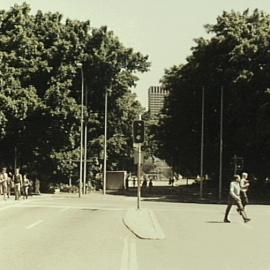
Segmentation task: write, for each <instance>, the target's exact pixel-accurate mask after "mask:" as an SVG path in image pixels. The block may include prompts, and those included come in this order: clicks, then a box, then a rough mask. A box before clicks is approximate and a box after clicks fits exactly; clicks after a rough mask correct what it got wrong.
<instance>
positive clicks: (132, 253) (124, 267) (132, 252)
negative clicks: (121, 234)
mask: <svg viewBox="0 0 270 270" xmlns="http://www.w3.org/2000/svg"><path fill="white" fill-rule="evenodd" d="M120 270H138V263H137V251H136V241H135V240H134V239H132V240H131V239H130V238H129V237H128V236H127V237H125V238H124V247H123V251H122V258H121V268H120Z"/></svg>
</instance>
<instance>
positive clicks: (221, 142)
mask: <svg viewBox="0 0 270 270" xmlns="http://www.w3.org/2000/svg"><path fill="white" fill-rule="evenodd" d="M222 163H223V86H221V88H220V136H219V191H218V198H219V200H221V198H222Z"/></svg>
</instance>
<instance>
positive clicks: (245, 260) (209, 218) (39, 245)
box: [0, 193, 270, 270]
mask: <svg viewBox="0 0 270 270" xmlns="http://www.w3.org/2000/svg"><path fill="white" fill-rule="evenodd" d="M135 207H136V198H130V197H124V196H113V195H106V196H103V195H102V194H97V193H93V194H89V195H86V196H84V197H83V198H81V199H79V198H77V196H74V195H46V196H45V195H42V196H36V197H33V198H30V199H29V200H21V201H14V200H13V199H12V200H11V199H10V200H8V201H2V200H1V201H0V245H1V252H0V265H1V269H7V270H8V269H11V270H26V269H27V270H56V269H57V270H62V269H63V270H71V269H75V270H84V269H85V270H89V269H90V270H91V269H93V270H110V269H112V270H146V269H150V270H164V269H168V270H181V269H185V270H197V269H202V270H204V269H205V270H249V269H252V270H268V269H269V267H270V256H269V250H270V248H269V245H270V234H269V228H270V206H260V205H250V206H248V214H249V216H250V217H251V218H252V221H251V222H250V223H243V221H242V220H241V218H240V216H239V215H238V213H237V212H236V210H235V209H234V208H233V209H232V212H231V215H230V219H231V221H232V223H230V224H225V223H223V222H222V220H223V215H224V210H225V205H206V204H182V203H168V202H162V201H160V200H158V199H157V200H156V201H152V202H149V201H147V202H146V201H142V204H141V207H142V208H150V209H152V210H153V212H154V213H155V215H156V217H157V219H158V221H159V223H160V226H161V227H162V229H163V232H164V233H165V236H166V238H165V239H164V240H142V239H138V238H136V237H135V236H134V235H133V234H132V233H131V232H130V231H129V230H128V229H127V228H126V227H125V226H124V225H123V222H122V218H123V216H124V215H125V213H126V210H127V209H130V208H135Z"/></svg>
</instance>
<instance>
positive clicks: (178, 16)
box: [0, 0, 270, 107]
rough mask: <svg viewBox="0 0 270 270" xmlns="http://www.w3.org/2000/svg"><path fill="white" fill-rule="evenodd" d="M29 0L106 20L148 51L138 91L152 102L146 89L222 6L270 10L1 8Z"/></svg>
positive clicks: (161, 5)
mask: <svg viewBox="0 0 270 270" xmlns="http://www.w3.org/2000/svg"><path fill="white" fill-rule="evenodd" d="M23 2H27V3H28V4H30V5H31V8H32V11H33V13H35V12H36V11H37V10H38V9H40V10H43V11H52V12H55V11H58V12H60V13H61V14H63V15H64V18H71V19H79V20H90V22H91V24H92V26H93V27H99V26H101V25H107V26H108V28H109V29H110V30H113V31H114V33H115V35H117V36H118V37H119V39H120V41H121V42H122V43H123V44H124V45H125V46H126V47H132V48H134V49H135V50H137V51H140V52H141V53H143V54H146V55H149V60H150V62H151V63H152V66H151V70H150V71H149V72H148V73H145V74H143V75H140V81H139V82H138V84H137V87H136V89H134V91H135V92H136V93H137V96H138V100H139V101H140V102H141V103H142V105H143V106H144V107H147V90H148V88H149V87H150V86H151V85H158V84H159V80H160V79H161V77H162V76H163V74H164V70H165V69H166V68H169V67H171V66H173V65H174V64H180V63H185V59H186V57H187V56H188V55H190V53H191V51H190V48H191V47H192V46H193V45H194V42H193V39H194V38H198V37H201V36H206V32H205V30H204V27H203V26H204V25H205V24H208V23H215V21H216V18H217V16H218V15H220V14H221V13H222V11H223V10H226V11H230V10H236V11H243V10H245V9H247V8H250V9H251V10H253V9H255V8H258V9H260V10H264V11H266V12H268V13H270V0H28V1H25V0H24V1H23V0H17V1H16V0H0V8H1V9H8V8H9V7H10V6H12V5H14V4H15V3H18V4H21V3H23Z"/></svg>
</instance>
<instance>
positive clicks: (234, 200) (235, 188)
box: [224, 174, 250, 223]
mask: <svg viewBox="0 0 270 270" xmlns="http://www.w3.org/2000/svg"><path fill="white" fill-rule="evenodd" d="M240 180H241V178H240V176H239V175H238V174H236V175H234V176H233V180H232V181H231V183H230V192H229V198H228V205H227V208H226V212H225V217H224V222H226V223H230V220H229V219H228V217H229V213H230V210H231V208H232V206H233V205H234V204H236V205H237V207H238V209H239V214H240V215H241V216H242V218H243V220H244V222H248V221H250V218H248V217H247V215H246V212H245V210H244V207H243V205H242V201H241V198H240V191H241V187H240Z"/></svg>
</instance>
